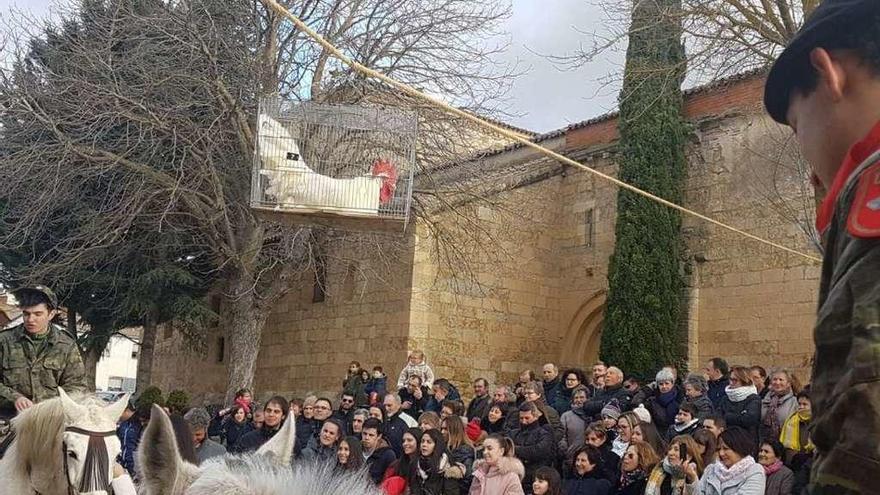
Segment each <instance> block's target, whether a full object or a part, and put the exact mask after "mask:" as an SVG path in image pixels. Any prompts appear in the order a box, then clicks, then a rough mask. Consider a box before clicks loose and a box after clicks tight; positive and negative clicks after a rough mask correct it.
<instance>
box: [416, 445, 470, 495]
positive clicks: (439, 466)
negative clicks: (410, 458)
mask: <svg viewBox="0 0 880 495" xmlns="http://www.w3.org/2000/svg"><path fill="white" fill-rule="evenodd" d="M450 468H452V469H450ZM460 473H461V470H460V469H456V468H455V467H454V465H453V463H452V462H451V461H450V457H449V453H448V452H447V450H446V442H444V441H443V435H442V434H441V433H440V431H438V430H428V431H426V432H423V433H422V436H421V441H420V443H419V460H418V463H417V465H416V466H415V469H414V471H413V473H412V474H411V477H410V481H409V493H410V495H459V493H460V492H459V483H458V482H459V480H460V479H461V478H460Z"/></svg>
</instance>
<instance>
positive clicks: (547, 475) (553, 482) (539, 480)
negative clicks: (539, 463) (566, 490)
mask: <svg viewBox="0 0 880 495" xmlns="http://www.w3.org/2000/svg"><path fill="white" fill-rule="evenodd" d="M531 489H532V491H531V493H533V494H534V495H562V479H561V478H560V477H559V472H558V471H556V470H555V469H553V468H551V467H546V466H544V467H540V468H538V469H537V471H535V481H533V482H532V486H531Z"/></svg>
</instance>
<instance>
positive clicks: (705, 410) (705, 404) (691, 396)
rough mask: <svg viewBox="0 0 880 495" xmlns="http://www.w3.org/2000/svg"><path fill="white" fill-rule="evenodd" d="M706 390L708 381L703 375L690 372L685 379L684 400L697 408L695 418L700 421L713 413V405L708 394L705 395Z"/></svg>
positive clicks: (707, 390)
mask: <svg viewBox="0 0 880 495" xmlns="http://www.w3.org/2000/svg"><path fill="white" fill-rule="evenodd" d="M708 392H709V383H708V382H707V381H706V377H705V376H703V375H700V374H698V373H691V374H690V375H688V376H687V378H686V379H685V381H684V395H685V399H684V401H685V402H687V403H689V404H692V405H693V406H694V408H695V409H696V410H697V414H696V415H697V418H699V419H700V421H702V420H704V419H706V418H708V417H709V416H711V415H713V414H715V407H714V406H713V405H712V401H711V400H710V399H709V396H708V395H706V394H707V393H708Z"/></svg>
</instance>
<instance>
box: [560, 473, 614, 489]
mask: <svg viewBox="0 0 880 495" xmlns="http://www.w3.org/2000/svg"><path fill="white" fill-rule="evenodd" d="M611 488H612V487H611V482H610V481H608V480H607V479H605V478H602V477H600V476H599V475H598V473H596V472H595V471H594V472H592V473H587V474H586V475H585V476H578V474H577V473H574V474H573V475H572V476H571V477H570V478H566V480H565V481H564V482H563V485H562V493H563V494H564V495H609V494H610V493H611Z"/></svg>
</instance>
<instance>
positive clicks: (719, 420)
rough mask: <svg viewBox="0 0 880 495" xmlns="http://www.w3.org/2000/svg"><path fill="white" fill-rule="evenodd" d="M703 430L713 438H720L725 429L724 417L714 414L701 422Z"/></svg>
mask: <svg viewBox="0 0 880 495" xmlns="http://www.w3.org/2000/svg"><path fill="white" fill-rule="evenodd" d="M703 428H705V429H706V430H708V431H710V432H712V434H713V435H715V438H716V439H718V437H720V436H721V432H722V431H724V430H726V429H727V421H726V420H725V419H724V416H722V415H720V414H714V415H712V416H709V417H708V418H706V419H704V420H703Z"/></svg>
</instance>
